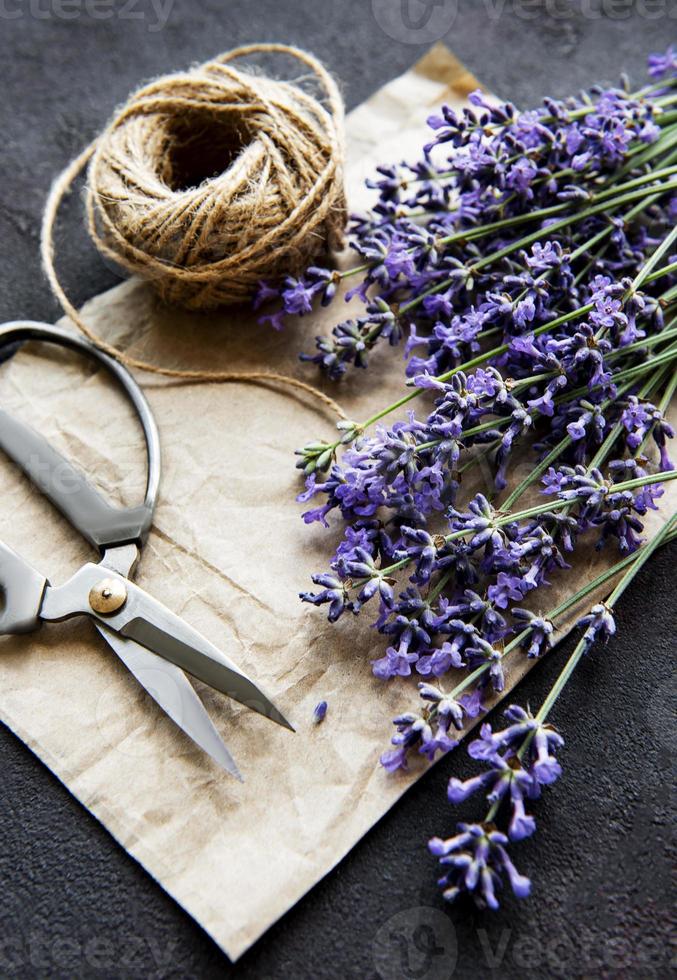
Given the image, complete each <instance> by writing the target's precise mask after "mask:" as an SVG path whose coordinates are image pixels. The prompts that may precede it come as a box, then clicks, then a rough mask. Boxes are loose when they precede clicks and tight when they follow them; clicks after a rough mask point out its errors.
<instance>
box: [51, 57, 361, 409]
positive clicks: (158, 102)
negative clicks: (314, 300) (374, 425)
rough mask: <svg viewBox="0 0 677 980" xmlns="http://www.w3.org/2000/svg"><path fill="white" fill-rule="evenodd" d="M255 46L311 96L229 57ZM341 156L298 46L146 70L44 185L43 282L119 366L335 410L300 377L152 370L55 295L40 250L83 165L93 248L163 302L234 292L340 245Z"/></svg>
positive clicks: (331, 103)
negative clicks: (268, 392) (256, 388)
mask: <svg viewBox="0 0 677 980" xmlns="http://www.w3.org/2000/svg"><path fill="white" fill-rule="evenodd" d="M268 53H279V54H284V55H289V56H292V57H293V58H295V59H296V60H297V61H298V62H300V63H301V64H302V65H304V66H305V67H306V68H307V69H309V70H310V73H311V74H310V79H312V80H314V82H315V83H316V85H317V84H319V86H320V87H321V89H322V91H323V99H319V98H317V97H316V96H315V95H313V94H311V92H309V91H307V90H306V89H305V88H303V87H302V84H303V83H301V82H297V83H293V82H285V81H275V80H272V79H270V78H267V77H264V76H262V75H257V74H252V73H250V72H244V71H238V70H237V69H235V68H233V67H232V65H231V64H230V63H231V62H232V61H234V60H235V59H237V58H243V57H247V56H250V55H256V54H268ZM308 80H309V79H308V78H305V79H304V82H307V81H308ZM324 102H326V106H325V104H323V103H324ZM343 163H344V147H343V103H342V101H341V96H340V94H339V91H338V89H337V87H336V84H335V82H334V81H333V79H332V78H331V76H330V75H329V73H328V72H327V71H326V69H325V68H324V67H323V66H322V64H321V63H320V62H319V61H318V60H317V59H316V58H314V57H313V55H311V54H309V53H308V52H306V51H301V50H300V49H298V48H292V47H289V46H287V45H284V44H252V45H248V46H246V47H240V48H236V49H234V50H233V51H229V52H228V53H227V54H224V55H221V56H220V57H218V58H215V59H214V60H212V61H208V62H206V63H205V64H203V65H200V66H199V67H197V68H193V69H191V70H190V71H187V72H183V73H178V74H174V75H168V76H166V77H164V78H160V79H157V80H156V81H154V82H151V83H150V84H149V85H146V86H145V87H144V88H142V89H140V90H139V91H138V92H136V93H135V94H134V95H132V96H131V97H130V99H129V100H128V102H127V103H126V105H125V106H124V107H123V108H122V109H121V110H120V111H119V112H118V113H117V114H116V116H115V117H114V118H113V120H112V121H111V123H110V124H109V125H108V127H107V128H106V129H105V130H104V132H103V133H102V134H101V135H100V136H99V137H98V138H97V139H96V140H94V142H93V143H91V144H90V146H88V147H87V148H86V149H85V150H83V152H82V153H81V154H80V155H79V156H78V157H76V159H74V160H73V161H72V162H71V163H70V164H69V165H68V167H66V169H65V170H64V171H63V173H61V174H60V175H59V177H58V178H57V179H56V180H55V182H54V184H53V185H52V189H51V192H50V194H49V197H48V199H47V203H46V206H45V211H44V215H43V221H42V231H41V245H40V251H41V256H42V264H43V267H44V269H45V273H46V275H47V279H48V281H49V284H50V286H51V288H52V291H53V293H54V295H55V296H56V297H57V299H58V300H59V302H60V303H61V305H62V307H63V309H64V311H65V312H66V313H67V315H68V316H69V317H70V319H71V320H72V321H73V323H74V324H75V325H76V326H77V327H78V328H79V329H80V330H81V331H82V332H83V333H84V334H85V335H86V336H87V337H88V338H89V339H90V340H91V341H92V342H93V343H95V344H97V345H98V346H99V347H100V348H101V349H102V350H104V351H105V352H106V353H107V354H109V355H110V356H111V357H114V358H116V359H117V360H118V361H120V362H121V363H123V364H125V365H126V366H127V367H129V368H136V369H138V370H141V371H146V372H148V373H151V374H157V375H164V376H165V377H168V378H175V379H180V380H183V381H189V382H194V383H220V382H236V383H237V382H251V383H255V384H270V383H273V384H277V383H279V384H283V385H286V386H288V387H291V388H295V389H297V390H299V391H303V392H305V393H306V394H308V395H311V396H312V397H313V398H314V399H316V400H317V401H319V402H321V403H322V404H323V405H324V406H325V407H327V408H329V409H330V411H331V412H332V413H333V414H334V415H338V416H339V417H340V418H345V417H346V416H345V413H344V411H343V410H342V408H341V406H340V405H339V404H338V403H337V402H336V401H335V400H334V399H333V398H331V397H330V396H329V395H327V394H325V393H324V392H322V391H320V390H318V389H317V388H316V387H314V386H313V385H310V384H308V383H307V382H305V381H302V380H301V379H300V378H292V377H289V376H287V375H283V374H279V373H277V372H275V371H250V372H238V371H203V370H199V369H183V368H174V367H164V366H161V365H159V364H153V363H151V362H148V361H145V360H143V359H140V358H138V357H135V356H132V355H130V354H128V353H125V352H123V351H121V350H119V349H117V348H116V347H113V346H112V345H111V344H109V343H107V342H106V341H105V340H104V339H103V338H101V337H99V336H98V335H97V334H96V333H95V332H94V331H93V330H92V328H91V327H90V326H89V325H88V323H87V322H86V320H85V319H84V318H83V316H82V314H81V313H80V311H79V310H78V309H76V307H75V306H74V304H73V303H72V302H71V300H70V299H69V297H68V296H67V294H66V292H65V290H64V288H63V286H62V285H61V282H60V279H59V276H58V274H57V271H56V266H55V247H54V229H55V225H56V221H57V217H58V214H59V209H60V207H61V204H62V202H63V200H64V198H65V197H66V196H67V195H68V194H69V192H70V191H71V190H72V188H73V184H74V182H75V180H76V178H77V177H78V175H79V174H80V173H81V172H82V171H83V170H84V168H85V167H86V166H87V165H88V164H89V180H88V189H87V201H86V205H87V223H88V228H89V232H90V235H91V237H92V239H93V241H94V243H95V245H96V247H97V248H98V249H99V251H100V252H101V253H102V254H103V255H104V256H105V257H107V258H108V259H110V260H111V261H112V262H113V263H115V264H116V265H118V266H122V267H123V268H124V269H126V270H127V271H129V272H130V273H132V274H136V275H139V276H141V277H142V278H144V279H147V280H149V281H150V282H151V283H152V285H153V286H154V287H155V288H156V290H157V291H158V292H159V294H160V296H161V297H162V298H163V299H164V300H165V301H167V302H169V303H172V304H175V305H179V306H183V307H186V308H189V309H194V310H209V309H214V308H217V307H219V306H224V305H228V304H233V303H239V302H243V301H247V300H248V299H250V297H251V295H252V293H253V291H254V289H255V287H256V286H257V284H258V282H259V281H260V280H261V279H265V278H273V277H276V276H281V275H285V274H298V273H300V272H301V271H302V270H303V269H304V268H306V267H307V265H308V264H309V262H310V261H312V259H313V258H314V257H315V256H317V255H318V254H319V253H321V252H323V251H326V250H328V249H333V248H336V247H340V246H341V245H342V244H343V230H344V228H345V224H346V219H347V211H346V199H345V189H344V180H343Z"/></svg>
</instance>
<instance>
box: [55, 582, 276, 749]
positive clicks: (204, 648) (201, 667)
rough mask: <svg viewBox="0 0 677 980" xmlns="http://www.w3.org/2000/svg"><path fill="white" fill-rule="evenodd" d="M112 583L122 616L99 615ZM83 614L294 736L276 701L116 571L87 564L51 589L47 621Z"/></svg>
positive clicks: (223, 656) (187, 626)
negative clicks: (97, 602)
mask: <svg viewBox="0 0 677 980" xmlns="http://www.w3.org/2000/svg"><path fill="white" fill-rule="evenodd" d="M104 572H109V574H108V576H107V577H106V578H105V579H104V578H103V577H102V576H103V574H104ZM111 579H112V584H113V586H115V587H118V586H121V587H122V592H123V593H124V597H123V604H122V605H121V606H120V609H119V611H118V612H110V613H109V612H106V613H104V612H97V611H96V610H95V609H94V605H93V600H92V597H93V596H94V598H98V599H99V600H100V599H101V598H106V597H105V596H102V595H98V592H97V590H99V589H101V588H104V590H105V591H108V592H109V595H108V597H107V598H110V583H111ZM118 580H119V581H118ZM81 615H86V616H91V617H92V618H93V619H95V620H96V621H97V622H98V623H103V624H104V625H105V626H107V627H108V629H110V630H114V631H115V632H116V633H119V634H120V635H122V636H123V637H128V638H129V639H132V640H136V642H137V643H140V644H141V646H143V647H146V649H147V650H150V651H151V652H152V653H157V654H159V655H160V656H161V657H163V658H164V659H165V660H169V661H170V662H171V663H173V664H175V665H176V666H177V667H180V668H181V669H182V670H185V671H187V672H188V673H189V674H192V676H193V677H197V678H198V680H201V681H203V682H204V683H205V684H209V686H210V687H213V688H215V689H216V690H217V691H221V693H222V694H225V695H227V696H228V697H231V698H233V699H234V700H235V701H240V702H241V703H242V704H244V705H245V706H246V707H248V708H251V709H252V710H253V711H257V712H258V713H259V714H261V715H264V716H265V717H266V718H270V719H271V721H274V722H277V724H278V725H282V726H283V727H284V728H288V729H289V730H290V731H292V732H293V731H294V728H293V727H292V726H291V725H290V724H289V722H288V721H287V719H286V718H285V717H284V715H283V714H282V713H281V712H280V711H279V710H278V709H277V708H276V707H275V705H274V704H273V702H272V701H271V700H270V698H268V697H267V696H266V695H265V694H264V693H263V691H261V689H260V688H259V687H258V686H257V685H256V684H255V683H254V681H252V680H251V679H250V678H249V677H247V675H246V674H244V673H243V672H242V671H241V670H240V669H239V668H238V667H236V665H235V664H234V663H233V662H232V660H229V658H228V657H227V656H226V655H225V654H224V653H222V652H221V651H220V650H219V649H217V647H215V646H214V644H213V643H210V642H209V640H206V639H205V637H204V636H201V635H200V633H198V632H197V630H194V629H193V628H192V627H191V626H189V625H188V623H186V622H185V621H184V620H183V619H181V617H180V616H176V615H175V614H174V613H173V612H171V611H170V610H169V609H167V607H166V606H163V604H162V603H161V602H158V600H157V599H154V598H153V597H152V596H150V595H148V593H147V592H144V591H143V589H140V588H139V587H138V585H134V583H133V582H130V581H129V580H128V579H125V578H124V577H123V576H121V575H119V574H116V573H115V572H114V570H113V571H112V574H111V572H110V571H109V569H108V568H106V569H104V568H102V566H99V565H92V564H87V565H84V566H83V567H82V568H81V569H80V571H79V572H76V573H75V575H74V576H73V577H72V578H71V579H70V580H69V581H68V582H66V583H65V584H64V585H61V586H59V587H58V588H54V587H52V586H48V587H47V589H46V591H45V596H44V599H43V601H42V608H41V610H40V617H41V619H43V620H45V621H47V622H60V621H61V620H64V619H71V618H72V617H73V616H81Z"/></svg>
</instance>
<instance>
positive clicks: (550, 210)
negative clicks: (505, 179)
mask: <svg viewBox="0 0 677 980" xmlns="http://www.w3.org/2000/svg"><path fill="white" fill-rule="evenodd" d="M674 173H677V167H674V166H672V167H663V168H661V169H660V170H656V171H651V172H650V173H647V174H641V175H640V176H639V177H634V178H633V179H632V180H629V181H627V182H626V183H625V184H619V185H616V186H613V187H610V188H609V189H607V190H603V191H600V192H599V193H598V194H591V195H590V198H589V200H590V203H592V202H598V201H605V200H607V198H609V197H613V196H614V195H616V194H618V193H620V192H623V191H629V190H632V189H633V188H635V187H641V186H642V185H643V184H648V183H651V182H652V181H654V180H660V179H661V178H663V177H670V176H671V175H672V174H674ZM567 209H571V201H563V202H562V203H561V204H552V205H550V207H547V208H538V209H537V210H534V211H526V212H525V213H524V214H519V215H515V216H514V217H511V218H502V219H501V220H500V221H492V222H490V223H489V224H486V225H480V226H479V227H478V228H469V229H466V230H462V231H458V232H454V234H453V235H446V236H445V237H444V238H440V239H439V244H440V245H451V244H452V243H454V242H465V241H475V240H476V239H478V238H484V237H485V236H486V235H491V234H493V232H495V231H501V230H502V229H503V228H511V227H513V226H516V225H522V224H527V223H528V222H530V221H538V220H541V219H543V218H551V217H553V215H557V214H563V213H564V212H566V211H567ZM541 234H542V231H541Z"/></svg>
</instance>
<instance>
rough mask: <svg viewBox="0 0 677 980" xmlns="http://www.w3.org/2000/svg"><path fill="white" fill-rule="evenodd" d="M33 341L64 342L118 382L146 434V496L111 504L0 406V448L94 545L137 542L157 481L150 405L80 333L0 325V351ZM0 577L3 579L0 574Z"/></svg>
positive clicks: (157, 446)
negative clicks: (126, 503) (138, 502)
mask: <svg viewBox="0 0 677 980" xmlns="http://www.w3.org/2000/svg"><path fill="white" fill-rule="evenodd" d="M26 340H38V341H43V342H46V343H51V344H57V345H59V346H61V347H67V348H70V349H71V350H74V351H77V352H78V353H81V354H84V355H85V356H86V357H88V358H90V359H91V360H94V361H97V362H98V363H99V364H100V365H101V366H102V367H104V368H105V369H106V371H108V373H109V374H111V375H113V377H114V378H115V379H116V380H117V381H118V382H119V383H120V385H121V387H122V388H123V390H124V391H125V393H126V394H127V397H128V398H129V400H130V402H131V403H132V405H133V406H134V409H135V411H136V414H137V416H138V418H139V421H140V422H141V426H142V428H143V432H144V436H145V439H146V452H147V460H148V479H147V483H146V497H145V500H144V502H143V504H141V505H140V506H138V507H132V508H121V507H114V506H112V505H111V504H109V503H108V502H107V501H106V500H104V498H103V497H101V496H100V494H99V493H98V491H97V490H95V489H94V487H93V486H92V485H91V484H90V483H89V482H88V480H87V479H86V478H85V476H84V475H83V474H82V473H81V472H80V471H79V470H78V469H76V468H75V467H74V466H73V465H72V464H71V463H70V462H69V461H68V460H67V459H65V457H64V456H62V455H61V454H60V453H59V452H57V451H56V450H55V449H54V448H53V447H52V446H50V444H49V443H48V442H47V440H46V439H45V438H44V437H43V436H41V435H40V434H39V433H37V432H36V431H35V430H34V429H32V428H31V427H30V426H28V425H26V424H25V423H24V422H20V421H19V420H18V419H15V418H13V417H12V416H10V415H8V414H7V413H6V412H3V411H2V410H0V449H2V450H4V452H5V453H6V454H7V455H8V456H9V457H10V459H12V460H13V461H14V462H15V463H16V464H17V466H19V467H20V469H21V470H23V472H24V473H25V474H26V476H27V477H28V478H29V480H31V482H32V483H33V484H34V485H35V486H36V487H37V488H38V489H39V490H40V491H41V492H42V493H43V494H44V495H45V496H46V497H47V498H48V499H49V500H51V502H52V503H53V504H54V506H55V507H57V508H58V510H60V511H61V513H62V514H63V515H64V517H65V518H66V519H67V520H68V521H69V522H70V523H71V524H72V525H73V527H74V528H75V529H76V530H77V531H79V532H80V534H81V535H82V536H83V537H84V538H85V539H86V540H87V541H89V542H90V543H91V544H92V545H94V547H96V548H99V549H100V550H101V551H105V550H106V548H112V547H117V546H119V545H124V544H132V543H135V544H137V545H139V547H140V546H142V545H143V543H144V541H145V540H146V537H147V536H148V532H149V531H150V527H151V524H152V522H153V514H154V512H155V505H156V501H157V495H158V490H159V486H160V437H159V434H158V430H157V425H156V422H155V419H154V418H153V414H152V412H151V409H150V406H149V404H148V402H147V401H146V398H145V396H144V395H143V392H142V391H141V389H140V388H139V386H138V385H137V384H136V382H135V381H134V379H133V378H132V376H131V374H130V373H129V372H128V371H127V369H126V368H124V367H123V366H122V365H121V364H119V363H118V362H117V361H115V360H113V358H112V357H109V356H108V355H107V354H105V353H104V352H103V351H101V350H99V348H98V347H95V346H94V345H93V344H90V343H89V342H88V341H87V340H84V339H83V338H81V337H77V336H75V335H74V334H71V333H69V332H68V331H66V330H62V329H61V328H60V327H54V326H51V325H50V324H46V323H33V322H31V321H25V322H24V321H17V322H14V323H6V324H3V325H2V326H0V351H1V350H2V349H3V348H4V347H6V346H8V345H10V344H15V343H17V342H21V341H26ZM1 570H2V569H1V567H0V572H1ZM0 581H2V582H3V583H5V582H6V581H7V580H6V579H5V578H4V577H3V576H1V575H0Z"/></svg>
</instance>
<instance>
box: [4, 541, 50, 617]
mask: <svg viewBox="0 0 677 980" xmlns="http://www.w3.org/2000/svg"><path fill="white" fill-rule="evenodd" d="M46 587H47V579H46V578H45V577H44V576H43V575H41V574H40V573H39V572H37V571H36V570H35V569H34V568H33V566H32V565H30V564H29V563H28V562H27V561H25V560H24V559H23V558H22V557H21V556H20V555H17V553H16V552H15V551H12V549H11V548H9V547H8V546H7V545H6V544H3V543H2V542H1V541H0V636H9V635H10V634H11V635H15V634H19V633H32V632H33V631H34V630H36V629H37V628H38V626H39V625H40V608H41V606H42V597H43V596H44V594H45V588H46Z"/></svg>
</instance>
